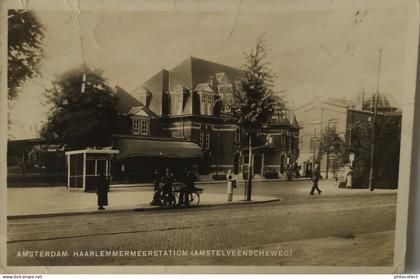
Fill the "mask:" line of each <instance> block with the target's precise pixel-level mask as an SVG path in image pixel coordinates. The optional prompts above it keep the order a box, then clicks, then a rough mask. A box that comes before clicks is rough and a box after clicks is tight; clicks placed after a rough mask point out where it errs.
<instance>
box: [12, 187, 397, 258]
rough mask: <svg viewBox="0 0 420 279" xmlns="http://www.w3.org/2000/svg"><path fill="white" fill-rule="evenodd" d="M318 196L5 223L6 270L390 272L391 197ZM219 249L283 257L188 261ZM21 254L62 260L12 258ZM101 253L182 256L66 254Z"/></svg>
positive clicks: (392, 226)
mask: <svg viewBox="0 0 420 279" xmlns="http://www.w3.org/2000/svg"><path fill="white" fill-rule="evenodd" d="M256 191H258V189H256ZM273 193H274V190H273ZM323 195H324V193H323V194H322V195H319V196H310V195H307V194H306V195H300V196H299V197H300V198H298V196H295V194H293V195H286V197H287V198H284V199H283V200H282V201H280V202H273V203H268V204H253V205H232V206H221V207H213V208H201V209H200V208H194V209H188V210H171V211H168V212H138V213H136V212H132V213H128V212H126V213H115V214H106V215H85V216H63V217H49V218H32V219H30V218H28V219H19V220H9V221H8V264H9V265H189V264H191V265H340V266H345V265H391V264H392V257H393V252H392V251H393V231H394V229H395V228H394V227H395V211H396V194H395V193H394V194H392V193H391V194H381V193H376V194H370V195H361V194H352V195H350V194H349V195H347V194H346V195H332V194H331V195H330V196H328V195H325V196H323ZM293 197H294V198H293ZM303 247H304V248H303ZM218 249H220V250H223V251H225V252H226V251H233V250H235V251H247V250H249V249H252V250H254V249H257V250H260V249H263V250H267V251H280V252H284V250H287V254H288V255H287V256H284V255H283V256H258V257H256V256H252V257H249V256H246V257H245V256H241V257H240V256H231V255H226V254H224V255H223V254H220V255H215V254H212V255H201V256H197V255H193V254H191V251H192V250H193V251H194V250H206V251H210V250H218ZM26 250H28V251H48V250H50V251H65V252H66V253H68V254H67V255H66V256H65V257H46V256H45V255H43V256H41V255H38V256H37V257H19V253H21V255H22V252H24V251H26ZM105 250H106V251H109V250H112V251H145V250H147V251H156V253H158V252H159V251H160V250H161V251H165V252H166V253H174V251H176V252H178V253H183V252H185V255H181V256H171V255H169V256H152V257H150V256H144V255H139V254H136V255H135V256H134V255H129V256H115V255H114V256H112V257H103V256H100V255H99V254H95V255H93V256H92V255H91V256H89V257H85V256H81V255H80V254H79V256H75V255H74V254H73V252H74V251H77V252H78V253H80V252H85V251H87V252H90V251H105ZM324 252H326V253H324ZM159 253H162V252H159ZM213 253H214V252H213ZM97 255H99V256H97ZM355 255H358V256H357V257H356V256H355ZM355 259H360V260H359V261H357V260H356V261H355Z"/></svg>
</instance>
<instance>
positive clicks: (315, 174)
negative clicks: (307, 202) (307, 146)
mask: <svg viewBox="0 0 420 279" xmlns="http://www.w3.org/2000/svg"><path fill="white" fill-rule="evenodd" d="M319 178H322V177H321V173H320V171H319V165H318V164H315V166H314V168H313V170H312V182H313V185H312V189H311V193H310V194H311V195H313V194H314V192H315V190H317V191H318V195H319V194H321V193H322V191H321V190H319V188H318V181H319Z"/></svg>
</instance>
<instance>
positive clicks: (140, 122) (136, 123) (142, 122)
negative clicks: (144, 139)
mask: <svg viewBox="0 0 420 279" xmlns="http://www.w3.org/2000/svg"><path fill="white" fill-rule="evenodd" d="M133 134H134V135H142V136H148V135H149V134H150V120H149V119H140V118H134V119H133Z"/></svg>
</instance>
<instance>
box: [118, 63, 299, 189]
mask: <svg viewBox="0 0 420 279" xmlns="http://www.w3.org/2000/svg"><path fill="white" fill-rule="evenodd" d="M240 73H241V72H240V70H239V69H236V68H232V67H229V66H225V65H221V64H218V63H213V62H209V61H206V60H203V59H199V58H195V57H189V58H187V59H186V60H184V61H182V62H181V63H180V64H178V65H177V66H175V67H174V68H173V69H171V70H165V69H163V70H161V71H159V72H158V73H156V74H155V75H154V76H152V77H151V78H150V79H149V80H147V81H146V82H144V84H143V85H142V86H140V87H138V88H136V89H135V90H133V92H130V93H129V92H127V91H125V90H124V89H122V88H120V87H117V96H118V97H119V99H120V101H119V104H118V108H117V109H118V111H119V113H120V125H119V131H117V133H116V134H115V135H114V140H113V144H112V145H113V148H114V149H118V150H119V151H120V152H119V154H118V155H117V156H116V158H115V160H114V164H113V165H114V166H113V175H114V177H115V178H116V179H120V180H128V181H130V182H140V181H148V180H150V179H151V177H152V172H153V170H154V169H156V168H157V169H159V170H160V171H161V172H162V171H163V170H164V169H165V168H170V169H171V170H173V171H174V172H175V175H182V173H183V171H184V169H185V168H192V170H193V171H194V172H195V173H196V174H198V176H199V178H200V180H206V179H211V178H212V177H214V176H215V175H216V176H221V175H225V174H226V172H227V171H228V169H231V170H232V171H233V172H234V173H235V174H238V175H240V174H242V173H243V172H246V170H247V168H248V162H249V159H248V150H247V148H242V146H247V145H246V144H245V143H246V142H247V138H246V137H245V136H243V135H241V132H240V130H239V127H238V126H237V125H236V124H235V123H233V122H230V121H229V120H228V118H227V116H228V114H229V109H228V106H227V101H228V100H229V98H232V92H233V90H235V86H236V84H237V80H238V78H239V76H240ZM280 107H282V106H279V109H278V110H277V111H276V113H275V114H274V115H273V117H272V120H271V123H270V125H269V126H268V127H267V128H266V129H265V130H264V131H263V132H262V133H261V134H260V135H259V136H258V138H257V139H256V140H255V141H254V142H255V146H254V151H255V152H254V154H255V155H254V158H253V160H254V175H256V176H259V175H260V176H263V175H264V173H265V172H266V171H276V172H278V173H280V175H281V174H283V173H285V171H286V167H287V165H288V164H292V163H295V162H296V161H297V158H298V155H299V154H298V153H299V152H298V136H299V127H298V125H297V121H296V118H295V116H294V113H293V112H292V111H290V110H287V109H284V108H280Z"/></svg>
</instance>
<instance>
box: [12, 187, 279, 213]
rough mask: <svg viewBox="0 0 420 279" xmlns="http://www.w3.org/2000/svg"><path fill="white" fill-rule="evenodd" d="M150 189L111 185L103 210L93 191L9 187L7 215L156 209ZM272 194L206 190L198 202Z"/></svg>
mask: <svg viewBox="0 0 420 279" xmlns="http://www.w3.org/2000/svg"><path fill="white" fill-rule="evenodd" d="M152 196H153V191H152V188H151V187H127V188H124V187H122V188H112V189H111V191H110V192H109V194H108V203H109V206H108V207H107V209H106V210H104V211H98V210H97V196H96V193H85V192H81V191H77V190H71V191H69V190H67V188H66V187H52V188H45V187H32V188H26V187H25V188H23V187H22V188H9V189H8V191H7V198H8V214H7V215H8V218H9V219H11V218H23V217H34V216H39V217H41V216H66V215H78V214H95V213H101V214H102V213H111V212H117V211H145V210H157V209H160V207H158V206H151V205H150V204H149V203H150V201H151V200H152ZM278 200H279V199H277V198H275V197H264V196H256V195H254V196H253V197H252V201H251V202H247V201H244V200H243V194H237V195H234V197H233V201H232V202H228V201H227V195H226V194H217V193H208V192H207V193H206V191H205V190H204V192H203V193H202V194H201V195H200V205H199V207H202V206H213V205H230V204H246V203H261V202H270V201H278Z"/></svg>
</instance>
